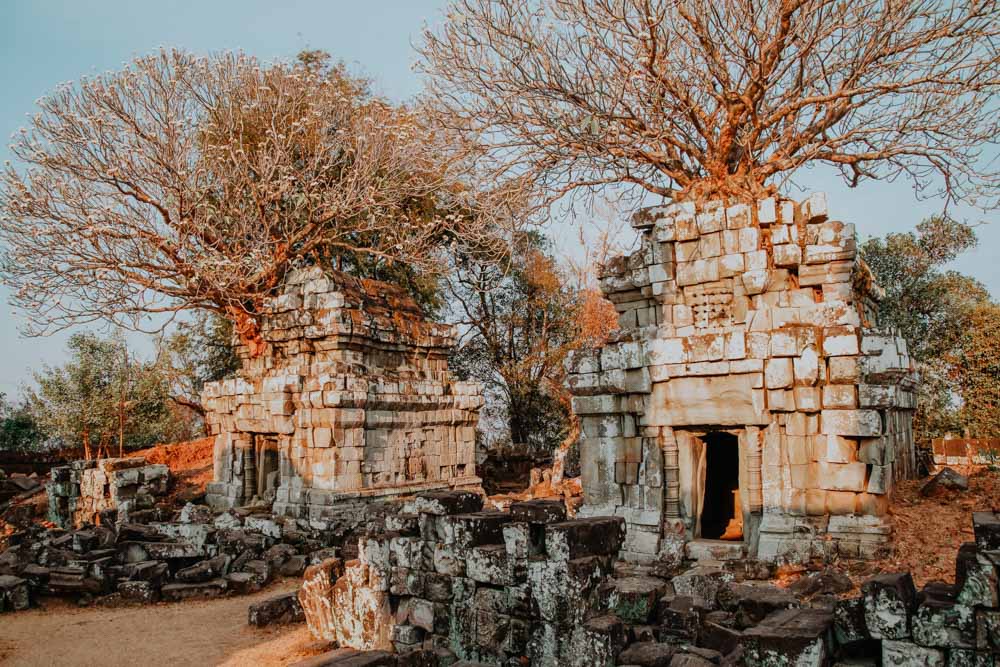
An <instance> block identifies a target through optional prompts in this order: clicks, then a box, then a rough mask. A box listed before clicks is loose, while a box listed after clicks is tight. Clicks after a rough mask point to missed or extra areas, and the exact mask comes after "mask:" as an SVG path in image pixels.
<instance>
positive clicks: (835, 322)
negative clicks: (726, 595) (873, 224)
mask: <svg viewBox="0 0 1000 667" xmlns="http://www.w3.org/2000/svg"><path fill="white" fill-rule="evenodd" d="M633 226H634V227H635V228H636V229H637V230H639V231H640V232H641V234H642V241H641V247H640V248H639V249H638V250H637V251H636V252H634V253H632V254H631V255H629V256H627V257H618V258H616V259H614V260H613V261H611V262H610V263H609V264H608V265H607V266H606V267H605V270H604V273H603V275H602V278H601V289H602V291H603V292H604V295H605V297H606V298H608V299H609V300H610V301H612V302H613V303H614V304H615V307H616V308H617V310H618V313H619V319H620V324H621V329H620V331H619V332H618V333H617V334H616V338H614V339H613V340H612V341H611V342H609V343H608V344H607V345H606V346H605V347H603V348H602V349H601V350H599V351H597V352H585V353H578V354H576V355H575V356H574V357H573V358H572V359H571V360H570V362H569V364H570V371H571V375H570V379H569V382H570V388H571V391H572V392H573V394H574V399H573V409H574V411H575V412H576V413H577V414H578V415H579V416H580V417H581V421H582V426H583V437H582V440H581V465H582V474H583V488H584V494H585V498H584V508H583V515H584V516H602V515H611V516H621V517H624V518H625V520H626V523H627V526H628V537H627V541H626V544H625V550H624V551H623V556H625V557H627V558H629V559H631V560H637V561H649V560H652V559H654V558H655V557H657V555H660V556H662V555H663V553H664V552H665V551H667V552H669V551H670V550H672V549H673V550H679V549H680V548H681V547H682V546H684V545H685V543H686V545H687V547H686V548H687V552H688V553H687V555H688V556H689V557H692V556H694V557H697V556H698V555H702V554H701V552H700V551H699V550H703V551H705V552H706V555H707V554H711V555H712V556H713V557H716V558H723V557H727V556H728V557H739V556H742V555H747V556H751V557H758V558H760V559H765V560H773V559H775V558H777V557H793V558H794V557H797V558H809V557H810V556H811V555H812V556H831V555H837V554H840V555H845V556H850V557H859V556H861V557H865V556H871V555H873V554H874V553H875V552H877V551H878V550H879V548H880V547H881V546H882V545H883V543H885V542H886V541H887V540H888V539H889V537H888V536H889V533H890V532H891V527H890V525H889V523H888V521H886V520H885V519H884V514H885V512H886V508H887V505H888V494H889V493H890V492H891V490H892V485H893V481H894V480H895V479H901V478H906V477H909V476H911V475H913V474H914V468H915V462H914V450H913V438H912V432H911V423H912V411H913V409H914V407H915V396H914V389H915V382H916V378H915V374H914V372H913V365H912V364H911V361H910V358H909V356H908V353H907V348H906V343H905V341H903V340H902V339H900V338H898V337H896V336H894V335H892V334H891V333H889V332H883V331H880V330H879V329H878V328H877V322H875V315H874V313H875V308H874V306H875V303H876V301H877V300H878V299H879V297H880V291H879V288H878V287H877V286H876V285H875V284H874V281H873V278H872V274H871V272H870V270H869V269H868V267H867V266H866V265H865V263H864V262H863V261H862V260H861V259H860V258H859V257H858V256H857V248H856V240H855V232H854V226H853V225H850V224H845V223H842V222H837V221H834V220H830V219H829V218H828V216H827V209H826V199H825V196H823V195H821V194H816V195H813V196H811V197H809V198H808V199H807V200H805V201H803V202H801V203H796V202H794V201H790V200H776V199H773V198H771V199H764V200H761V201H758V202H755V203H754V204H753V205H748V204H746V203H740V204H736V205H732V206H728V207H726V206H725V205H723V204H722V203H720V202H714V203H709V204H706V205H704V206H703V207H701V208H697V209H696V208H695V206H694V205H693V204H690V203H687V204H680V205H677V204H675V205H669V206H664V207H657V208H652V209H646V210H644V211H642V212H640V213H639V214H638V215H637V216H636V217H635V218H634V221H633ZM719 538H723V539H726V540H729V543H728V544H727V543H725V542H715V541H705V540H717V539H719ZM679 555H681V556H683V555H684V554H683V553H681V554H679Z"/></svg>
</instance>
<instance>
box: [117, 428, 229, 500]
mask: <svg viewBox="0 0 1000 667" xmlns="http://www.w3.org/2000/svg"><path fill="white" fill-rule="evenodd" d="M213 443H214V439H213V438H201V439H199V440H189V441H188V442H175V443H172V444H169V445H157V446H156V447H150V448H149V449H140V450H138V451H135V452H131V453H130V454H129V456H130V457H133V456H142V457H145V459H146V461H147V462H148V463H165V464H167V465H168V466H170V474H171V475H173V476H174V488H173V491H171V493H170V497H171V499H175V498H176V499H180V500H190V499H192V498H195V497H197V496H200V495H201V494H203V493H205V485H206V484H208V483H209V482H211V481H212V448H213Z"/></svg>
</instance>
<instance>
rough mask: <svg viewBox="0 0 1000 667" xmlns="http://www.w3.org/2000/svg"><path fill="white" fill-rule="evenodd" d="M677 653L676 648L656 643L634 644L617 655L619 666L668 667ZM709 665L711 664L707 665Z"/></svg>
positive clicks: (671, 645)
mask: <svg viewBox="0 0 1000 667" xmlns="http://www.w3.org/2000/svg"><path fill="white" fill-rule="evenodd" d="M676 653H677V646H674V645H673V644H660V643H657V642H636V643H635V644H631V645H630V646H629V647H628V648H626V649H625V650H624V651H622V652H621V653H620V654H619V655H618V664H619V665H638V666H639V667H669V666H670V665H673V664H675V663H673V662H671V661H672V660H673V658H674V655H676ZM708 664H711V663H708Z"/></svg>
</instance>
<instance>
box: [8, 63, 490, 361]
mask: <svg viewBox="0 0 1000 667" xmlns="http://www.w3.org/2000/svg"><path fill="white" fill-rule="evenodd" d="M313 55H315V54H310V56H311V57H310V58H306V59H304V60H301V61H300V62H297V63H277V64H273V65H264V64H261V63H259V62H257V61H256V60H255V59H253V58H251V57H248V56H246V55H242V54H223V55H219V56H213V57H209V58H198V57H194V56H191V55H189V54H186V53H183V52H178V51H161V52H160V53H157V54H155V55H151V56H147V57H142V58H139V59H137V60H135V61H134V62H133V63H132V64H131V65H130V66H129V67H127V68H126V69H124V70H122V71H119V72H112V73H109V74H104V75H101V76H98V77H96V78H92V79H84V80H82V81H80V82H79V83H78V84H76V85H72V84H71V85H65V86H62V87H60V88H59V89H57V90H56V91H55V92H54V93H53V94H52V95H50V96H48V97H46V98H44V99H42V100H41V101H40V102H39V105H40V111H39V113H38V114H37V115H35V116H34V118H33V119H32V121H31V128H30V130H22V131H21V133H20V134H19V135H17V136H16V137H15V139H14V143H13V145H12V150H13V152H14V154H15V155H16V156H17V157H18V158H19V159H20V162H21V163H22V166H23V168H21V169H20V170H19V169H16V168H15V167H14V166H12V165H7V167H6V169H5V170H4V172H3V174H2V176H0V240H2V242H3V243H4V245H5V246H6V248H5V250H4V252H3V255H2V276H3V278H4V279H5V281H6V282H7V284H8V285H9V286H11V288H12V289H13V292H14V296H13V304H14V305H15V307H18V308H20V309H21V310H23V311H24V313H25V314H26V315H27V317H28V326H27V330H28V333H36V334H42V333H47V332H51V331H54V330H58V329H61V328H64V327H66V326H70V325H72V324H76V323H79V322H87V321H92V320H98V319H103V320H110V321H113V322H115V323H117V324H120V325H124V326H127V327H132V328H152V329H158V328H161V327H162V322H163V319H164V318H163V317H162V316H161V317H159V318H157V317H155V316H156V315H157V314H160V315H162V314H164V313H166V314H173V313H176V312H177V311H179V310H183V309H188V308H201V309H207V310H210V311H215V312H218V313H221V314H223V315H224V316H226V317H227V318H229V319H230V320H232V321H233V322H234V324H235V328H236V331H237V333H238V334H239V335H240V337H241V338H242V340H243V341H244V342H245V343H247V344H248V345H250V347H251V350H255V351H259V350H260V349H262V343H261V341H260V338H259V332H258V323H257V319H256V318H257V315H258V313H259V312H260V308H261V305H262V304H263V302H264V299H266V298H267V297H268V296H269V295H271V294H273V293H274V291H275V288H276V287H277V286H278V285H279V284H280V283H281V281H282V280H283V278H284V276H285V274H286V273H287V272H288V271H289V270H290V269H292V268H294V267H295V266H296V265H297V264H300V263H317V262H323V261H335V260H336V259H337V258H338V257H343V256H344V255H352V254H353V255H363V256H366V257H369V258H376V259H378V260H379V261H384V262H406V263H408V264H410V265H412V266H414V267H417V268H418V269H419V270H424V271H428V270H434V269H436V268H437V266H438V255H439V252H438V250H439V249H440V248H441V247H442V246H444V245H447V244H448V243H449V242H451V241H453V240H454V239H456V238H461V239H463V240H464V241H467V242H477V243H480V245H483V244H488V242H489V241H490V239H492V238H493V235H494V229H493V228H492V224H493V220H492V219H491V218H490V217H489V216H488V215H486V214H485V213H484V211H485V212H489V211H493V210H499V209H502V208H503V206H502V203H501V205H499V206H498V205H497V204H498V202H497V201H496V199H493V200H491V203H490V206H489V207H484V208H482V209H478V208H476V206H475V204H476V202H475V201H474V200H473V194H476V195H477V196H481V195H480V193H476V190H477V188H478V186H477V185H476V183H475V181H474V179H473V174H472V173H471V172H470V171H469V170H468V166H469V164H470V161H469V160H468V159H467V157H466V153H465V148H464V146H463V145H461V144H460V143H458V142H457V141H455V140H453V139H454V138H453V137H452V136H449V135H448V133H446V132H442V131H440V130H438V131H435V132H430V131H427V130H426V129H425V128H424V127H423V126H422V122H421V117H422V114H421V113H420V111H419V109H412V108H406V107H396V106H392V105H390V104H388V103H386V102H384V101H382V100H380V99H377V98H375V97H373V96H372V95H370V94H369V93H368V91H367V86H366V85H365V82H363V81H361V80H358V79H353V78H351V77H350V76H348V75H347V74H346V73H345V72H344V71H343V69H342V68H333V69H330V68H325V67H323V66H322V65H321V64H317V63H318V62H321V60H322V59H319V61H318V60H317V59H316V58H314V57H312V56H313ZM505 219H510V218H509V217H508V218H505Z"/></svg>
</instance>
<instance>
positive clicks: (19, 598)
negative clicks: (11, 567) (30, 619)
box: [0, 574, 31, 611]
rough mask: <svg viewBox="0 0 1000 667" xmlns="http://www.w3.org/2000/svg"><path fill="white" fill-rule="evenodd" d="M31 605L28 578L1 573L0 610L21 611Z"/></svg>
mask: <svg viewBox="0 0 1000 667" xmlns="http://www.w3.org/2000/svg"><path fill="white" fill-rule="evenodd" d="M30 606H31V591H30V589H29V587H28V580H27V579H22V578H21V577H14V576H11V575H7V574H4V575H0V611H21V610H23V609H27V608H28V607H30Z"/></svg>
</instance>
